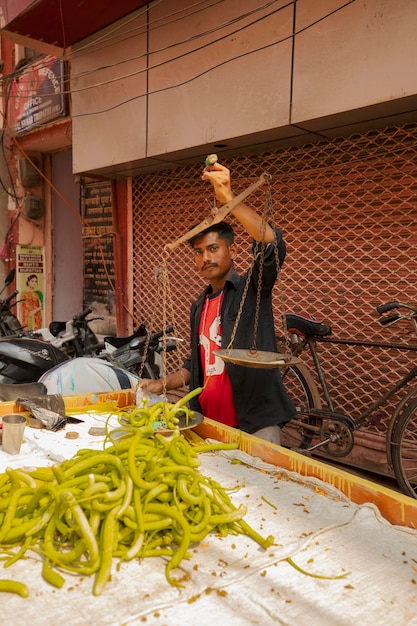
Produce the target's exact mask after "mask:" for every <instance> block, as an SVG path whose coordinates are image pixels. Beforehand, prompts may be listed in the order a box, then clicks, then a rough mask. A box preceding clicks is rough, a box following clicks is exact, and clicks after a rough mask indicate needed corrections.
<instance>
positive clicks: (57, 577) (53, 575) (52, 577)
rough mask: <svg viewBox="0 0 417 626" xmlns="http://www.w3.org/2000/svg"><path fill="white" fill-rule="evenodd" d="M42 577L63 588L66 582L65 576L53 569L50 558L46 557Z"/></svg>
mask: <svg viewBox="0 0 417 626" xmlns="http://www.w3.org/2000/svg"><path fill="white" fill-rule="evenodd" d="M42 577H43V579H44V580H46V582H47V583H49V584H50V585H53V586H54V587H57V588H58V589H61V587H62V586H63V585H64V583H65V578H63V577H62V576H61V574H59V573H58V572H56V571H55V570H53V569H52V567H50V565H49V558H48V557H45V559H44V561H43V566H42Z"/></svg>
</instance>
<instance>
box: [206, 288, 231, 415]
mask: <svg viewBox="0 0 417 626" xmlns="http://www.w3.org/2000/svg"><path fill="white" fill-rule="evenodd" d="M222 302H223V293H220V294H217V295H216V296H214V297H211V298H207V299H206V302H205V303H204V308H203V312H202V315H201V319H200V327H199V336H200V358H201V364H202V366H203V371H204V389H203V391H202V392H201V394H200V396H199V401H200V405H201V408H202V410H203V414H204V415H205V416H206V417H210V418H211V419H214V420H217V421H218V422H222V423H223V424H227V425H228V426H237V417H236V411H235V406H234V402H233V395H232V387H231V384H230V380H229V377H228V375H227V371H226V367H225V363H224V361H223V359H220V358H219V357H217V356H216V351H217V350H218V349H219V348H221V316H220V312H221V307H222Z"/></svg>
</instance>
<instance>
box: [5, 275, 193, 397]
mask: <svg viewBox="0 0 417 626" xmlns="http://www.w3.org/2000/svg"><path fill="white" fill-rule="evenodd" d="M13 280H14V270H12V271H11V272H10V274H9V275H8V276H7V277H6V280H5V287H3V289H2V291H1V292H0V295H1V293H2V292H3V291H4V289H5V288H6V287H7V286H8V285H10V284H11V283H12V282H13ZM17 294H18V291H14V292H13V293H12V294H11V295H10V296H9V297H8V298H5V299H4V300H0V335H3V336H2V337H0V383H1V384H3V385H4V384H9V385H10V384H16V383H19V384H22V383H32V382H37V381H40V380H43V379H45V380H46V381H48V380H52V379H53V380H54V382H53V383H51V385H52V386H53V385H55V387H59V389H58V390H57V391H56V392H57V393H64V389H65V390H66V391H65V393H68V392H69V391H71V392H72V393H88V392H91V391H100V390H102V391H107V390H111V389H115V388H116V389H120V388H122V389H125V388H128V387H131V386H132V385H133V384H134V383H135V381H137V380H138V376H139V375H140V376H141V377H146V378H159V377H160V376H161V372H162V368H163V356H162V355H163V353H164V351H166V352H169V351H171V350H174V349H175V348H176V347H177V341H181V340H180V339H177V338H175V337H167V333H171V332H173V327H172V326H169V327H168V328H166V329H165V330H163V331H158V332H153V333H150V334H148V330H147V328H146V326H145V325H144V324H141V325H140V326H139V328H138V329H137V331H136V332H135V333H133V335H130V336H129V337H105V338H104V341H103V342H100V341H99V340H98V338H97V336H96V335H95V333H94V331H93V330H92V328H91V327H90V325H89V324H90V323H91V322H93V321H94V320H98V319H100V320H101V319H103V318H102V317H88V316H89V315H90V314H91V313H92V312H93V309H92V308H90V307H88V308H87V309H85V310H84V311H83V312H82V313H80V314H77V315H75V316H74V317H73V318H72V319H70V320H68V321H66V322H57V321H53V322H51V323H50V324H49V327H48V328H41V329H39V330H37V331H28V330H25V328H23V327H22V325H21V324H20V322H19V320H18V318H17V317H16V316H15V315H14V314H13V313H12V311H11V308H12V306H14V305H13V304H12V300H13V298H15V297H16V296H17ZM2 322H3V326H2V325H1V324H2ZM88 359H90V360H88ZM68 361H74V365H73V366H71V367H70V366H68V365H67V362H68ZM100 361H101V365H99V362H100ZM106 362H107V365H106ZM64 365H65V368H64V369H59V368H60V366H62V367H63V366H64ZM86 367H88V370H86V376H84V377H83V370H84V369H85V368H86ZM57 369H58V372H56V370H57ZM52 370H53V371H52ZM64 371H65V375H64V378H65V377H66V382H65V384H64V383H63V374H64ZM49 372H51V375H50V376H49V378H48V373H49ZM91 372H93V373H94V376H96V373H97V372H98V379H99V383H97V382H92V381H90V382H91V385H90V384H89V382H88V381H89V376H90V374H91ZM56 375H57V376H58V378H59V382H57V380H58V379H57V378H54V376H56ZM94 376H93V378H94ZM45 377H46V378H45ZM75 378H76V379H77V381H78V382H77V384H76V385H75V384H74V380H75ZM90 378H91V376H90ZM71 381H72V382H71ZM81 381H82V382H81ZM109 381H113V382H109ZM84 382H85V384H86V385H87V387H88V388H87V391H84ZM51 385H50V386H51ZM97 385H98V387H99V388H95V386H97ZM118 385H120V386H118ZM51 388H52V387H51ZM81 389H83V390H81ZM49 393H53V392H51V391H49Z"/></svg>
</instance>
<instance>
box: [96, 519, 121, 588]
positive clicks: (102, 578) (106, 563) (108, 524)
mask: <svg viewBox="0 0 417 626" xmlns="http://www.w3.org/2000/svg"><path fill="white" fill-rule="evenodd" d="M118 513H119V508H115V509H113V510H112V511H111V512H110V513H109V514H108V515H107V517H106V519H105V520H104V523H103V525H102V527H101V533H100V556H101V559H100V567H99V569H98V572H97V576H96V581H95V584H94V587H93V594H94V595H95V596H99V595H101V594H102V593H103V590H104V587H105V586H106V584H107V582H108V580H109V578H110V573H111V565H112V560H113V550H114V543H115V538H116V537H117V532H118V526H119V521H118Z"/></svg>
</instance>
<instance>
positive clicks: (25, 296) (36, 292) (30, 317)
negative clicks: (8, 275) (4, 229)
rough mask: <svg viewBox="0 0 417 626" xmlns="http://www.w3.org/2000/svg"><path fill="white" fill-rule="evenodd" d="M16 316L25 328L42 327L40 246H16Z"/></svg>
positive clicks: (42, 291) (42, 270)
mask: <svg viewBox="0 0 417 626" xmlns="http://www.w3.org/2000/svg"><path fill="white" fill-rule="evenodd" d="M16 260H17V268H16V269H17V272H16V289H18V291H19V295H18V305H17V317H18V318H19V321H20V323H21V324H22V326H23V327H24V329H25V330H39V329H40V328H43V327H44V293H45V276H44V263H43V260H44V252H43V247H42V246H21V245H19V246H17V249H16Z"/></svg>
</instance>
